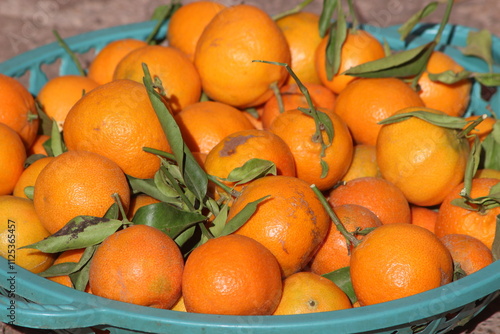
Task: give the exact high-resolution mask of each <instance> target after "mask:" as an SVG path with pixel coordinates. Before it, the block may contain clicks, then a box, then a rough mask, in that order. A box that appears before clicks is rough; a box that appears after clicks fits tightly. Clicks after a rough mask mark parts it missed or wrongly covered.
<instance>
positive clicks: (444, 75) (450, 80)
mask: <svg viewBox="0 0 500 334" xmlns="http://www.w3.org/2000/svg"><path fill="white" fill-rule="evenodd" d="M471 75H472V72H470V71H467V70H463V71H460V72H453V71H452V70H447V71H444V72H441V73H429V79H431V80H432V81H438V82H442V83H445V84H449V85H451V84H454V83H457V82H459V81H462V80H465V79H468V78H470V77H471Z"/></svg>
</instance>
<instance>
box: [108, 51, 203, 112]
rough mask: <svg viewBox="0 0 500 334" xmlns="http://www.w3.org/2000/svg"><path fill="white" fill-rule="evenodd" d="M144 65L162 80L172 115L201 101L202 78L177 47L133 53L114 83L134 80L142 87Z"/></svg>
mask: <svg viewBox="0 0 500 334" xmlns="http://www.w3.org/2000/svg"><path fill="white" fill-rule="evenodd" d="M143 63H145V64H146V65H148V68H149V71H150V73H151V77H152V78H153V79H154V78H156V77H158V78H159V79H160V80H161V82H162V85H163V88H164V89H165V93H166V97H167V101H168V106H169V108H170V110H171V111H172V112H174V113H176V112H179V111H180V110H181V109H182V108H184V107H186V106H188V105H190V104H192V103H195V102H198V101H199V99H200V96H201V82H200V76H199V74H198V72H197V70H196V68H195V67H194V65H193V63H192V62H191V61H190V60H189V59H188V57H187V56H186V55H185V54H184V53H182V52H181V51H179V50H178V49H175V48H173V47H168V46H162V45H148V46H144V47H142V48H138V49H135V50H133V51H131V52H130V53H129V54H128V55H126V56H125V57H124V58H123V59H122V60H120V62H119V63H118V65H117V66H116V69H115V73H114V75H113V79H114V80H116V79H130V80H134V81H137V82H139V83H142V82H143V77H144V71H143V68H142V64H143Z"/></svg>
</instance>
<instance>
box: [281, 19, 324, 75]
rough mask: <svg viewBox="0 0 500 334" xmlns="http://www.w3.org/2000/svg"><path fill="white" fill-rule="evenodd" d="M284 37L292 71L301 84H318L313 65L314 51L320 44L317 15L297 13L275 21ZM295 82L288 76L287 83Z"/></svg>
mask: <svg viewBox="0 0 500 334" xmlns="http://www.w3.org/2000/svg"><path fill="white" fill-rule="evenodd" d="M276 23H277V24H278V27H280V29H281V31H283V34H284V35H285V38H286V40H287V42H288V45H289V47H290V53H291V55H292V61H291V63H290V64H289V65H290V67H291V69H292V71H293V72H294V73H295V75H297V77H298V78H299V79H300V81H302V82H303V83H316V84H320V83H321V80H320V79H319V75H318V72H317V71H316V66H315V63H314V57H315V53H316V49H317V47H318V45H319V43H320V42H321V36H320V35H319V28H318V26H319V15H318V14H316V13H309V12H298V13H294V14H290V15H287V16H285V17H282V18H280V19H278V20H277V21H276ZM293 82H295V80H294V79H293V78H292V77H291V76H290V77H288V80H287V83H288V84H290V83H293Z"/></svg>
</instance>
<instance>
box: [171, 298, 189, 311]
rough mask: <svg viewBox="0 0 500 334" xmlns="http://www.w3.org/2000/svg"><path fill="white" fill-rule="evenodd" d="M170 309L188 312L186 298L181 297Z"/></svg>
mask: <svg viewBox="0 0 500 334" xmlns="http://www.w3.org/2000/svg"><path fill="white" fill-rule="evenodd" d="M170 309H171V310H172V311H178V312H187V310H186V305H185V304H184V297H182V296H181V298H179V299H178V300H177V301H176V302H175V304H174V306H172V307H171V308H170Z"/></svg>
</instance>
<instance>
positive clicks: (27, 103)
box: [0, 73, 40, 148]
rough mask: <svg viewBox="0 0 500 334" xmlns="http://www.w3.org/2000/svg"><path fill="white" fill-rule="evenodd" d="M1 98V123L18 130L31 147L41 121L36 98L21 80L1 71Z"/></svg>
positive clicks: (26, 144)
mask: <svg viewBox="0 0 500 334" xmlns="http://www.w3.org/2000/svg"><path fill="white" fill-rule="evenodd" d="M0 100H1V101H2V104H1V106H0V123H4V124H6V125H8V126H9V127H10V128H11V129H12V130H14V131H16V132H17V134H18V135H19V136H20V137H21V140H22V141H23V144H24V147H26V148H28V147H30V146H31V144H32V143H33V141H34V140H35V137H36V134H37V132H38V125H39V123H40V121H39V118H38V112H37V110H36V106H35V99H34V98H33V96H32V95H31V93H30V92H29V91H28V90H27V89H26V88H25V87H24V86H23V85H22V84H21V83H20V82H19V81H17V80H16V79H14V78H11V77H9V76H7V75H5V74H2V73H0Z"/></svg>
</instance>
